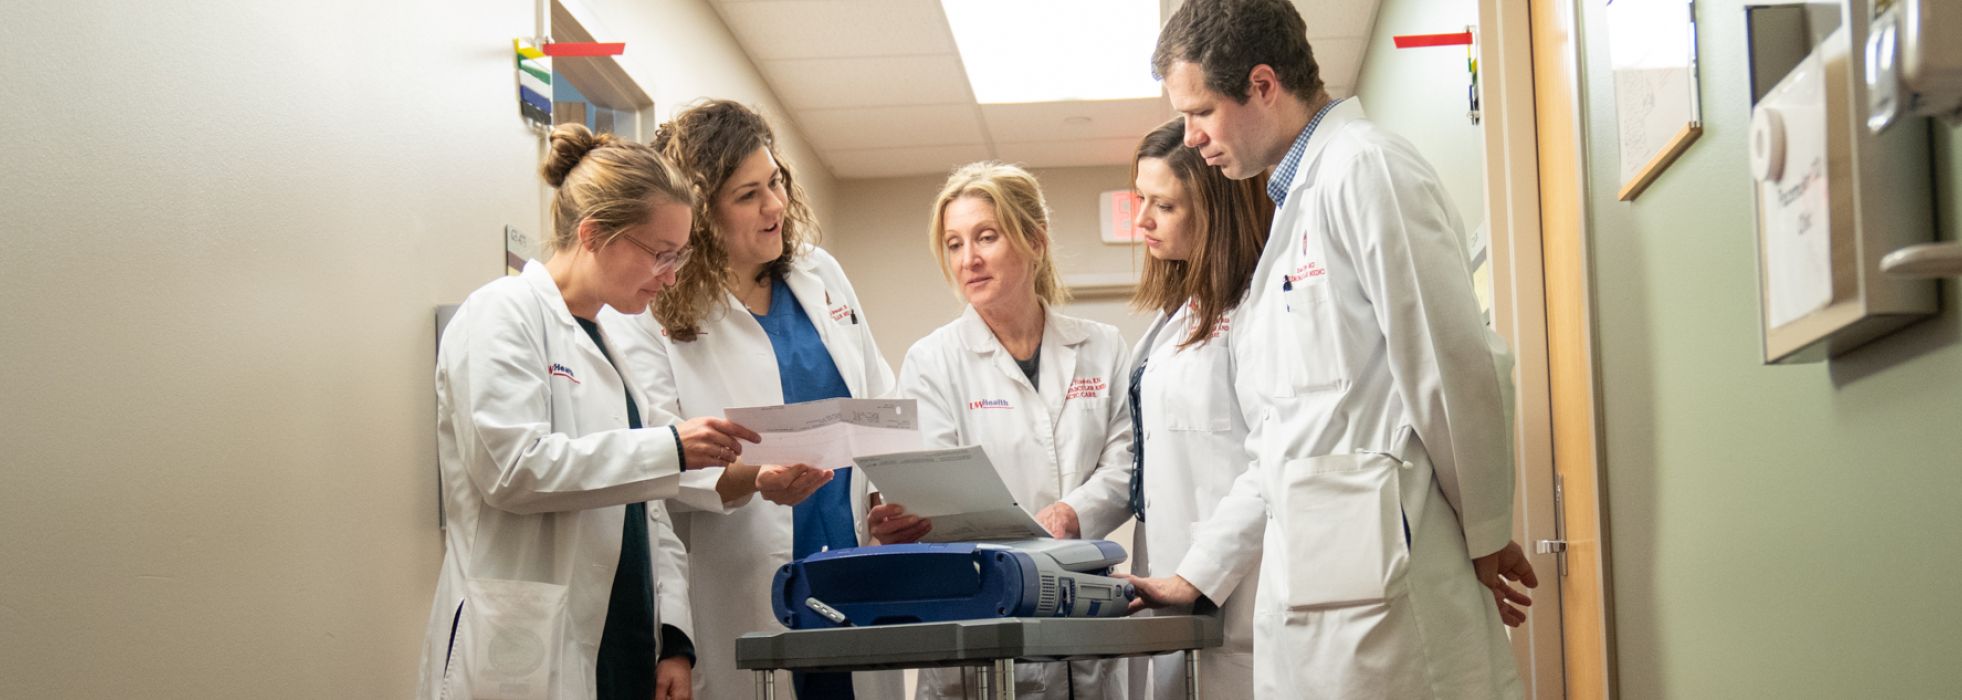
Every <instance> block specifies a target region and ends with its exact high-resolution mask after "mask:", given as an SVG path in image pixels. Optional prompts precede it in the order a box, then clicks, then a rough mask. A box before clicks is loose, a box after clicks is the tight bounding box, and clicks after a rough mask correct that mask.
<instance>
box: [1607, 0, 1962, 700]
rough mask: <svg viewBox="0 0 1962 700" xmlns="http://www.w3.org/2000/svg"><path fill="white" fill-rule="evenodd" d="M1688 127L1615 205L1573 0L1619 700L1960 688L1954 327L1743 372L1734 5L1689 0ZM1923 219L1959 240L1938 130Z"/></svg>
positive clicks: (1743, 104)
mask: <svg viewBox="0 0 1962 700" xmlns="http://www.w3.org/2000/svg"><path fill="white" fill-rule="evenodd" d="M1697 4H1698V8H1697V18H1698V21H1699V27H1700V30H1701V31H1700V35H1701V36H1700V44H1701V46H1700V48H1699V50H1700V56H1701V60H1702V71H1701V76H1702V98H1703V108H1704V118H1705V128H1706V130H1705V132H1704V135H1703V137H1702V139H1701V140H1700V141H1698V142H1697V143H1696V144H1695V145H1693V146H1692V147H1691V148H1690V149H1689V152H1688V153H1687V154H1685V155H1684V157H1683V158H1682V159H1681V160H1679V161H1677V163H1676V164H1675V165H1674V166H1673V167H1671V168H1670V169H1669V170H1668V171H1666V172H1665V173H1664V174H1663V175H1662V177H1661V179H1660V180H1658V181H1657V182H1656V183H1655V185H1654V186H1652V187H1651V188H1650V189H1649V190H1648V192H1646V193H1645V194H1643V195H1642V196H1641V197H1640V198H1639V199H1638V200H1637V201H1636V202H1634V203H1632V204H1628V203H1622V202H1618V201H1616V200H1615V192H1616V190H1617V185H1618V184H1619V183H1617V182H1616V174H1615V173H1616V172H1617V166H1616V159H1617V158H1618V156H1617V154H1616V152H1615V147H1614V122H1613V113H1614V112H1613V111H1614V91H1613V82H1612V79H1611V77H1610V75H1609V72H1608V47H1607V43H1606V40H1605V39H1606V37H1605V34H1604V32H1603V31H1601V29H1600V28H1601V27H1602V22H1603V21H1604V12H1603V9H1602V8H1603V3H1601V2H1598V1H1596V0H1581V7H1582V13H1581V14H1582V36H1583V39H1582V41H1583V45H1584V46H1585V47H1586V49H1585V53H1586V54H1587V55H1586V57H1585V60H1584V71H1585V89H1584V92H1585V97H1584V100H1585V119H1586V122H1587V134H1588V135H1587V141H1588V149H1587V150H1588V163H1589V171H1590V172H1589V176H1588V183H1587V184H1588V190H1589V192H1590V194H1589V205H1590V206H1589V236H1590V239H1589V241H1590V247H1591V251H1590V252H1591V256H1590V257H1591V265H1592V272H1593V280H1594V286H1595V288H1594V294H1595V299H1594V314H1595V322H1596V324H1597V327H1596V336H1595V337H1596V341H1597V347H1598V350H1597V362H1598V370H1599V372H1600V390H1601V400H1602V404H1603V415H1602V423H1603V431H1602V438H1603V440H1604V442H1605V449H1606V453H1605V455H1606V458H1605V462H1604V465H1603V468H1604V470H1605V472H1606V479H1605V484H1606V489H1607V500H1608V509H1609V512H1608V519H1609V525H1608V526H1609V537H1610V538H1611V539H1610V547H1611V557H1612V564H1611V565H1612V567H1613V579H1612V580H1613V586H1614V590H1613V596H1614V605H1615V616H1614V619H1615V625H1616V643H1617V645H1618V654H1617V659H1618V664H1619V673H1620V690H1621V697H1626V698H1746V697H1749V698H1759V697H1776V698H1934V697H1950V698H1952V697H1957V696H1958V693H1962V595H1958V592H1962V324H1958V321H1957V315H1958V311H1957V308H1958V307H1962V303H1958V298H1957V297H1958V295H1957V293H1956V290H1955V287H1954V285H1952V284H1951V285H1947V286H1945V288H1944V289H1943V291H1942V302H1943V304H1944V307H1945V309H1946V311H1944V313H1943V315H1941V316H1939V317H1937V318H1935V319H1934V320H1930V321H1926V322H1923V323H1921V324H1919V325H1917V326H1914V327H1912V328H1909V329H1907V330H1905V331H1903V332H1901V333H1898V334H1896V335H1894V336H1891V337H1889V338H1886V339H1884V340H1882V341H1880V342H1879V343H1878V344H1876V345H1871V346H1868V347H1866V348H1863V349H1861V350H1858V351H1855V352H1854V353H1852V354H1850V355H1848V356H1846V357H1843V358H1841V359H1839V360H1836V361H1834V362H1833V363H1831V364H1830V365H1828V364H1816V365H1804V366H1796V367H1765V366H1762V365H1761V364H1760V363H1759V361H1758V358H1759V345H1758V342H1759V340H1758V331H1757V322H1758V303H1757V299H1756V296H1755V295H1756V287H1755V285H1756V279H1757V272H1756V263H1755V254H1756V253H1755V251H1756V248H1755V243H1754V239H1753V235H1754V234H1753V230H1752V216H1751V210H1750V207H1751V204H1750V201H1751V193H1750V181H1749V176H1748V174H1747V172H1746V164H1745V141H1744V134H1745V127H1746V124H1747V123H1748V117H1749V96H1748V93H1747V89H1746V82H1745V80H1746V77H1745V62H1744V27H1743V13H1742V9H1741V7H1742V3H1741V2H1739V1H1738V0H1706V1H1705V2H1699V3H1697ZM1934 131H1935V136H1936V138H1935V143H1936V146H1935V148H1934V154H1933V157H1934V158H1935V160H1936V171H1937V174H1938V177H1937V191H1938V197H1939V209H1940V213H1939V216H1938V218H1939V224H1940V228H1941V229H1942V231H1943V233H1942V234H1941V235H1942V237H1943V238H1945V239H1948V240H1954V239H1955V238H1956V232H1957V231H1958V230H1962V212H1958V207H1957V204H1958V202H1962V184H1959V183H1962V165H1958V163H1957V158H1956V155H1957V137H1958V134H1957V132H1956V131H1955V130H1952V129H1950V128H1947V127H1939V126H1938V127H1935V129H1934Z"/></svg>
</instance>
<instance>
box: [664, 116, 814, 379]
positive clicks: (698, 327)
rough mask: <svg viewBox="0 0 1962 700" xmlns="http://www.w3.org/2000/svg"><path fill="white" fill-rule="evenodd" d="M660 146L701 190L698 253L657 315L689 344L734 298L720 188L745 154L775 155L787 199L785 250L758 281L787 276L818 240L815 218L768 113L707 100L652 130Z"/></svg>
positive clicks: (694, 233)
mask: <svg viewBox="0 0 1962 700" xmlns="http://www.w3.org/2000/svg"><path fill="white" fill-rule="evenodd" d="M653 145H654V148H656V149H658V150H659V151H660V152H661V155H663V156H666V157H667V159H668V161H669V162H672V163H674V164H675V167H677V168H679V169H680V170H681V172H682V173H683V174H684V175H686V176H687V178H688V181H689V184H690V186H691V187H692V188H693V189H694V192H695V223H694V227H693V230H691V231H690V232H689V234H688V240H689V245H691V246H693V247H694V254H693V256H692V258H691V259H690V260H689V261H688V264H687V265H685V266H683V267H682V268H681V271H680V272H679V273H677V274H676V276H675V284H674V286H673V287H671V288H669V289H668V290H667V291H666V292H663V293H662V294H661V295H660V296H657V297H655V298H654V303H653V304H652V305H651V310H652V311H653V313H654V320H656V321H659V322H660V324H661V328H662V329H664V330H666V331H667V334H668V337H669V338H672V339H674V340H675V341H677V342H690V341H693V340H695V338H697V337H699V336H700V335H701V332H702V319H704V318H707V317H708V315H709V314H710V313H712V312H714V311H717V310H721V309H726V308H727V307H728V304H729V293H728V291H727V286H728V285H729V284H731V283H733V282H736V281H737V280H736V279H735V274H736V273H735V270H732V269H730V267H729V251H728V250H727V249H725V248H723V246H722V240H721V237H720V234H719V233H718V232H717V231H716V230H715V217H714V216H713V215H712V214H713V211H712V210H713V208H714V205H715V193H716V192H718V191H720V190H721V189H722V186H723V184H725V183H727V182H728V180H729V176H730V175H731V174H733V173H735V171H736V168H737V167H738V166H740V165H742V162H743V159H745V158H748V157H749V156H750V154H752V153H755V152H756V149H758V148H762V149H765V150H767V151H768V152H769V153H770V157H771V158H772V159H774V160H776V162H777V166H778V167H779V168H781V169H782V171H783V184H784V190H785V192H786V193H787V194H788V195H789V200H788V201H786V202H784V214H783V254H782V255H780V256H778V257H777V259H775V260H772V261H770V262H769V264H766V265H764V266H763V270H762V272H760V273H758V274H757V278H756V279H757V280H762V279H764V278H766V277H769V276H772V275H781V274H783V273H785V272H787V271H789V269H790V264H791V263H792V262H793V261H795V260H796V257H797V254H798V252H799V251H801V250H803V248H804V246H806V245H811V244H815V243H816V242H817V239H818V224H817V216H816V215H815V214H813V213H812V212H811V207H810V204H809V203H808V201H807V199H808V198H807V197H806V196H805V194H804V189H803V187H802V186H800V185H798V184H797V180H796V178H795V177H794V176H792V175H791V167H790V164H789V163H787V162H785V161H784V159H783V155H782V154H781V153H780V152H778V150H777V137H776V132H775V131H774V130H772V129H771V128H770V122H769V121H768V120H766V119H764V118H763V115H762V114H760V113H758V112H757V111H756V110H754V109H750V108H749V107H748V106H746V105H743V104H742V103H739V102H735V101H732V100H704V101H701V102H697V103H695V104H692V105H689V106H688V107H687V108H686V109H683V110H681V112H680V113H678V114H676V115H674V118H672V119H669V120H668V121H667V122H666V123H664V124H662V125H661V127H660V128H659V129H657V130H655V132H654V144H653Z"/></svg>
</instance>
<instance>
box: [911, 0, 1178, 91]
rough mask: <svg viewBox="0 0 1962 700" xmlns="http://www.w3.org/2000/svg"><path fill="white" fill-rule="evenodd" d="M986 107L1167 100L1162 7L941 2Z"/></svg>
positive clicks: (1136, 1) (1058, 0) (1116, 2)
mask: <svg viewBox="0 0 1962 700" xmlns="http://www.w3.org/2000/svg"><path fill="white" fill-rule="evenodd" d="M940 7H941V9H942V10H945V11H946V13H947V23H948V25H949V26H951V27H952V28H953V30H954V43H955V44H956V45H958V46H959V47H960V52H961V62H962V63H963V64H965V65H966V67H967V82H968V85H969V86H971V87H973V88H974V98H975V99H976V100H978V101H980V102H981V103H983V104H1008V103H1021V102H1059V101H1071V100H1126V99H1138V98H1144V97H1157V96H1158V95H1159V92H1160V90H1159V87H1158V81H1156V80H1153V79H1152V78H1151V50H1152V47H1153V45H1154V44H1156V43H1157V41H1158V0H940Z"/></svg>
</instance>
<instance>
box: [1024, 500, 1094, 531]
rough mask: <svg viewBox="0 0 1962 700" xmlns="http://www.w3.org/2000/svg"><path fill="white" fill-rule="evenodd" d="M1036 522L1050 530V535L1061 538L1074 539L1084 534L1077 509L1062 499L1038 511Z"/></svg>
mask: <svg viewBox="0 0 1962 700" xmlns="http://www.w3.org/2000/svg"><path fill="white" fill-rule="evenodd" d="M1035 519H1036V523H1037V524H1039V525H1042V529H1044V530H1048V531H1049V536H1050V537H1054V538H1056V539H1061V540H1073V539H1076V538H1078V537H1082V536H1083V530H1082V528H1080V527H1078V525H1077V522H1076V509H1075V508H1071V507H1070V504H1068V503H1064V502H1062V501H1057V502H1055V503H1051V504H1049V507H1048V508H1044V509H1042V510H1041V511H1039V512H1037V513H1036V516H1035Z"/></svg>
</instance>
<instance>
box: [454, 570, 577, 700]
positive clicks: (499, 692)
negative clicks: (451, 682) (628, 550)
mask: <svg viewBox="0 0 1962 700" xmlns="http://www.w3.org/2000/svg"><path fill="white" fill-rule="evenodd" d="M464 592H465V595H466V598H465V599H464V603H463V614H462V615H461V616H460V619H459V620H458V628H457V635H456V641H455V642H454V648H453V650H452V653H454V654H456V655H458V656H461V657H462V659H463V662H464V664H463V671H464V673H465V674H467V675H466V677H467V678H468V679H469V683H470V691H471V693H470V697H471V698H472V699H473V700H544V699H545V698H547V697H549V696H550V695H551V683H552V672H553V671H554V670H556V669H558V667H559V660H560V659H559V649H560V647H561V646H562V645H561V642H562V639H561V635H562V634H564V630H565V621H566V587H565V586H561V585H557V584H551V583H538V582H533V581H508V580H501V579H471V580H469V581H468V582H467V583H466V584H465V589H464Z"/></svg>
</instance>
